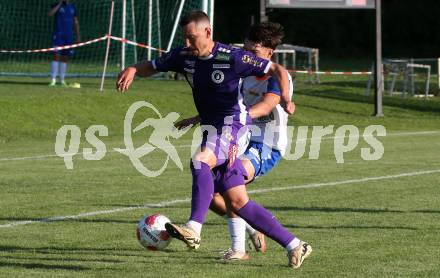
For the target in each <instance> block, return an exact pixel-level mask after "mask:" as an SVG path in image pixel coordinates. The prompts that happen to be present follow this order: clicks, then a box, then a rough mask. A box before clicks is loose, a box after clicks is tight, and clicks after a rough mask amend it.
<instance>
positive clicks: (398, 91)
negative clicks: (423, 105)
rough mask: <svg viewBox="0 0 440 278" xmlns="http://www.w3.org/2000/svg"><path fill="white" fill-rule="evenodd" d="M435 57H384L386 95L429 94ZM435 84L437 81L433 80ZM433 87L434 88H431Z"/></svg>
mask: <svg viewBox="0 0 440 278" xmlns="http://www.w3.org/2000/svg"><path fill="white" fill-rule="evenodd" d="M435 61H436V59H385V60H384V64H383V65H384V89H385V93H387V94H388V95H400V96H426V97H427V96H430V95H431V93H432V92H433V89H435V86H432V83H433V82H431V81H433V77H434V76H433V74H435V75H437V74H438V73H437V66H436V63H435ZM434 83H435V85H436V83H437V82H434ZM433 87H434V88H433Z"/></svg>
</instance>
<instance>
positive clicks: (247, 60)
mask: <svg viewBox="0 0 440 278" xmlns="http://www.w3.org/2000/svg"><path fill="white" fill-rule="evenodd" d="M232 60H233V63H234V67H235V72H236V73H237V74H239V75H240V76H241V77H247V76H263V75H265V74H266V73H267V72H268V71H269V68H270V65H271V64H272V62H271V61H269V60H266V59H263V58H259V57H257V56H255V55H254V54H252V53H250V52H247V51H241V50H239V51H235V52H234V53H233V55H232Z"/></svg>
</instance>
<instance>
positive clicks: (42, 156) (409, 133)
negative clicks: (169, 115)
mask: <svg viewBox="0 0 440 278" xmlns="http://www.w3.org/2000/svg"><path fill="white" fill-rule="evenodd" d="M431 134H440V130H431V131H413V132H411V131H408V132H395V133H389V134H387V135H386V136H385V138H386V137H388V136H409V135H431ZM346 137H347V136H346ZM350 137H354V136H350ZM356 137H361V135H359V136H356ZM335 138H337V137H335V136H331V137H323V138H322V140H333V139H335ZM344 138H345V137H344ZM311 139H312V138H307V140H311ZM175 147H176V148H188V147H191V145H176V146H175ZM107 152H109V153H113V152H116V151H115V150H108V151H107ZM81 154H82V152H78V153H77V154H75V155H81ZM53 157H59V156H58V155H56V154H42V155H36V156H24V157H5V158H0V162H2V161H20V160H33V159H46V158H53Z"/></svg>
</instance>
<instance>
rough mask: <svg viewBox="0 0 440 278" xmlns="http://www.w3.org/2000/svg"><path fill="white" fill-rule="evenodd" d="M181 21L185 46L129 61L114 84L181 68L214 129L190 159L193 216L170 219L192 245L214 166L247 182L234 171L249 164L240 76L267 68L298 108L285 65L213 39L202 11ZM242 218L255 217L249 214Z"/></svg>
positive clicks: (284, 101)
mask: <svg viewBox="0 0 440 278" xmlns="http://www.w3.org/2000/svg"><path fill="white" fill-rule="evenodd" d="M180 26H181V27H182V29H183V34H184V38H185V43H186V47H178V48H175V49H173V50H172V51H170V52H169V53H167V54H166V55H164V56H162V57H160V58H158V59H156V60H153V61H147V62H141V63H138V64H135V65H133V66H130V67H128V68H127V69H125V70H124V71H123V72H121V73H120V74H119V76H118V80H117V84H116V87H117V89H118V90H119V91H122V92H124V91H126V90H127V89H128V88H129V86H130V85H131V83H132V82H133V80H134V77H135V75H138V76H142V77H145V76H150V75H152V74H154V73H156V72H158V71H175V72H179V73H182V74H184V76H185V78H186V79H187V81H188V83H189V84H190V86H191V87H192V91H193V98H194V102H195V105H196V108H197V111H198V114H199V116H200V122H201V124H202V126H206V127H213V128H214V129H215V132H212V129H209V128H208V129H207V130H206V131H207V132H204V134H203V140H202V145H201V147H200V148H199V150H198V152H197V153H196V154H195V155H194V156H193V158H192V161H191V171H192V176H193V185H192V200H191V216H190V219H189V221H188V222H187V223H186V224H185V225H183V226H177V225H174V224H171V223H168V224H167V225H166V228H167V231H168V232H169V233H170V234H171V235H172V236H174V237H176V238H179V239H181V240H183V241H184V242H185V243H186V244H187V246H188V247H190V248H193V249H197V248H198V247H199V246H200V233H201V229H202V225H203V223H204V222H205V217H206V214H207V212H208V209H209V205H210V203H211V200H212V197H213V194H214V180H213V176H212V171H211V169H212V168H214V167H224V169H225V171H224V173H225V176H228V175H229V176H231V177H235V176H237V177H238V181H236V179H231V180H230V181H231V182H232V183H235V184H234V185H238V184H244V181H243V175H236V173H242V174H243V173H244V171H245V170H244V169H243V166H242V164H241V163H237V162H238V160H236V159H235V158H236V156H237V155H239V154H240V149H241V151H244V149H245V147H246V144H247V138H248V133H247V129H246V124H249V123H250V122H251V121H250V117H249V114H248V112H247V110H246V107H245V106H244V104H243V96H242V93H241V91H240V87H241V83H242V78H245V77H247V76H264V75H265V74H269V75H271V76H273V77H274V78H275V80H277V82H278V84H279V85H280V91H281V105H282V106H283V109H284V110H285V111H286V112H287V113H289V114H291V113H292V112H293V109H294V108H293V104H292V102H291V100H290V96H289V79H288V74H287V71H286V70H285V69H284V68H283V67H282V66H280V65H278V64H276V63H272V62H270V61H269V60H266V59H262V58H258V57H257V56H255V55H253V54H252V53H250V52H246V51H243V50H239V49H235V48H232V47H230V46H228V45H225V44H222V43H219V42H215V41H213V39H212V36H211V34H212V31H211V26H210V23H209V18H208V16H207V15H206V14H205V13H203V12H201V11H193V12H190V13H188V14H187V15H185V16H184V17H183V18H182V20H181V22H180ZM243 142H245V143H243ZM240 177H241V179H240ZM259 208H261V207H258V208H257V209H256V210H254V209H251V211H250V212H249V213H250V214H251V215H253V216H257V217H258V210H259ZM261 209H262V208H261ZM255 213H257V214H255ZM242 218H244V219H245V220H247V219H249V220H250V221H253V220H252V219H250V218H249V217H247V219H246V218H245V217H243V216H242ZM275 221H276V220H275ZM277 223H278V222H277ZM249 224H251V225H252V224H253V223H252V222H249Z"/></svg>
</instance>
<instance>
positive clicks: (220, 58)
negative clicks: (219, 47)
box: [215, 52, 231, 61]
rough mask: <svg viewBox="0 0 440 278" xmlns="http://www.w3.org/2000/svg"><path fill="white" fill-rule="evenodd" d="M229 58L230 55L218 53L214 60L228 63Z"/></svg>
mask: <svg viewBox="0 0 440 278" xmlns="http://www.w3.org/2000/svg"><path fill="white" fill-rule="evenodd" d="M230 57H231V54H230V53H224V52H218V53H217V55H216V56H215V60H217V61H229V58H230Z"/></svg>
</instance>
